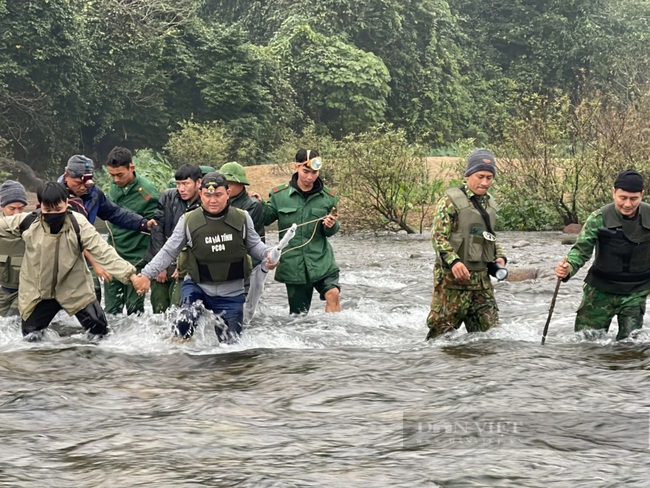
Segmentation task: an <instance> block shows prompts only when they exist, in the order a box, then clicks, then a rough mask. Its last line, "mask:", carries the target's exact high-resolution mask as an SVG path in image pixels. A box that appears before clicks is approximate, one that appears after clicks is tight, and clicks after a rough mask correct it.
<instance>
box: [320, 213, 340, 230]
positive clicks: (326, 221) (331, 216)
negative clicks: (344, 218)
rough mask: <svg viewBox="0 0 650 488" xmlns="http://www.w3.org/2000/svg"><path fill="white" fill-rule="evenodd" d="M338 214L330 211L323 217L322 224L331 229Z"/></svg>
mask: <svg viewBox="0 0 650 488" xmlns="http://www.w3.org/2000/svg"><path fill="white" fill-rule="evenodd" d="M338 216H339V215H338V214H337V213H334V212H331V213H330V214H329V215H328V216H327V217H325V218H324V219H323V225H324V226H325V227H327V228H328V229H331V228H332V227H334V224H336V219H337V218H338Z"/></svg>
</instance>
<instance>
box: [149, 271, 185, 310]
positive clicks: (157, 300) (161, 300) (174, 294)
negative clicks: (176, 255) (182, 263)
mask: <svg viewBox="0 0 650 488" xmlns="http://www.w3.org/2000/svg"><path fill="white" fill-rule="evenodd" d="M180 302H181V281H180V280H178V279H175V280H172V279H170V280H167V281H165V282H164V283H159V282H158V281H156V280H153V281H152V282H151V308H152V309H153V313H163V312H164V311H165V310H167V309H168V308H169V307H171V306H172V305H175V306H177V307H178V306H179V305H180Z"/></svg>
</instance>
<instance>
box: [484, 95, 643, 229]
mask: <svg viewBox="0 0 650 488" xmlns="http://www.w3.org/2000/svg"><path fill="white" fill-rule="evenodd" d="M614 102H615V100H613V99H611V98H608V97H604V96H603V95H602V94H599V93H594V94H593V95H591V96H589V97H587V96H585V97H584V99H583V101H582V102H581V103H580V104H579V105H574V104H572V103H571V102H570V100H569V98H568V96H567V95H561V94H560V95H558V96H555V97H554V96H549V95H545V96H540V95H534V96H529V97H521V98H520V100H519V101H518V111H517V116H516V117H514V118H513V119H512V121H511V122H510V123H509V124H508V126H507V127H506V128H505V132H504V134H505V141H504V143H503V144H502V145H501V146H500V147H499V149H497V155H499V156H500V160H499V177H498V178H497V180H496V184H495V189H496V193H497V196H498V201H499V202H500V204H501V205H500V207H501V211H502V212H505V213H503V214H502V217H503V219H504V220H503V224H502V225H503V226H504V227H505V228H516V229H520V228H540V227H542V223H546V224H551V225H556V224H557V223H558V221H559V222H562V223H563V224H569V223H576V222H582V221H584V219H585V218H586V217H587V215H588V214H589V213H590V212H592V211H593V210H594V209H596V208H598V207H600V206H602V205H604V204H606V203H609V202H610V201H611V187H612V183H613V180H614V179H615V177H616V175H617V174H618V173H619V172H620V171H622V170H623V169H627V168H635V169H637V170H638V171H640V172H641V173H642V174H644V175H650V136H649V135H648V134H650V91H646V92H645V94H644V95H642V96H641V97H640V98H639V100H638V102H637V103H635V104H629V105H625V104H622V103H614ZM504 207H505V208H504ZM544 220H546V222H544Z"/></svg>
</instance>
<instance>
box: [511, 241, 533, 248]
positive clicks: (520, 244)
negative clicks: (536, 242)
mask: <svg viewBox="0 0 650 488" xmlns="http://www.w3.org/2000/svg"><path fill="white" fill-rule="evenodd" d="M526 246H530V242H528V241H517V242H514V243H513V244H512V248H513V249H517V248H520V247H526Z"/></svg>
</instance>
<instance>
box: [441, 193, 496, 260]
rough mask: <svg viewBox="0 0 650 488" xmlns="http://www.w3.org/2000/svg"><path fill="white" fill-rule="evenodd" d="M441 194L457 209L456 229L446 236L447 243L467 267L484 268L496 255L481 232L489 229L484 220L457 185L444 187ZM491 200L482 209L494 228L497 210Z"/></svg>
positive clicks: (491, 242)
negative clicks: (447, 238)
mask: <svg viewBox="0 0 650 488" xmlns="http://www.w3.org/2000/svg"><path fill="white" fill-rule="evenodd" d="M445 195H447V196H448V197H449V198H450V199H451V201H452V203H453V204H454V207H456V210H457V212H458V229H456V231H454V232H452V233H451V235H450V236H449V243H450V244H451V247H453V248H454V251H455V252H456V254H458V257H459V258H460V260H461V261H462V263H463V264H464V265H465V266H466V267H467V269H468V270H469V271H484V270H486V269H487V265H488V263H491V262H492V261H494V260H495V259H496V246H495V244H494V241H489V240H487V239H486V238H485V237H484V235H483V233H484V232H487V233H489V230H488V229H487V226H486V225H485V220H483V217H482V216H481V213H480V212H479V211H478V210H476V208H475V207H474V205H473V204H472V202H471V201H470V200H469V198H467V195H466V194H465V192H463V190H461V189H460V188H448V189H447V190H445ZM491 200H492V199H491V198H490V199H488V201H487V202H488V204H487V208H486V209H485V211H486V213H487V215H488V217H489V219H490V225H491V227H492V228H493V229H494V225H495V222H496V217H497V213H496V208H495V206H494V204H493V203H492V201H491ZM438 259H439V260H440V257H439V256H438Z"/></svg>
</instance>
